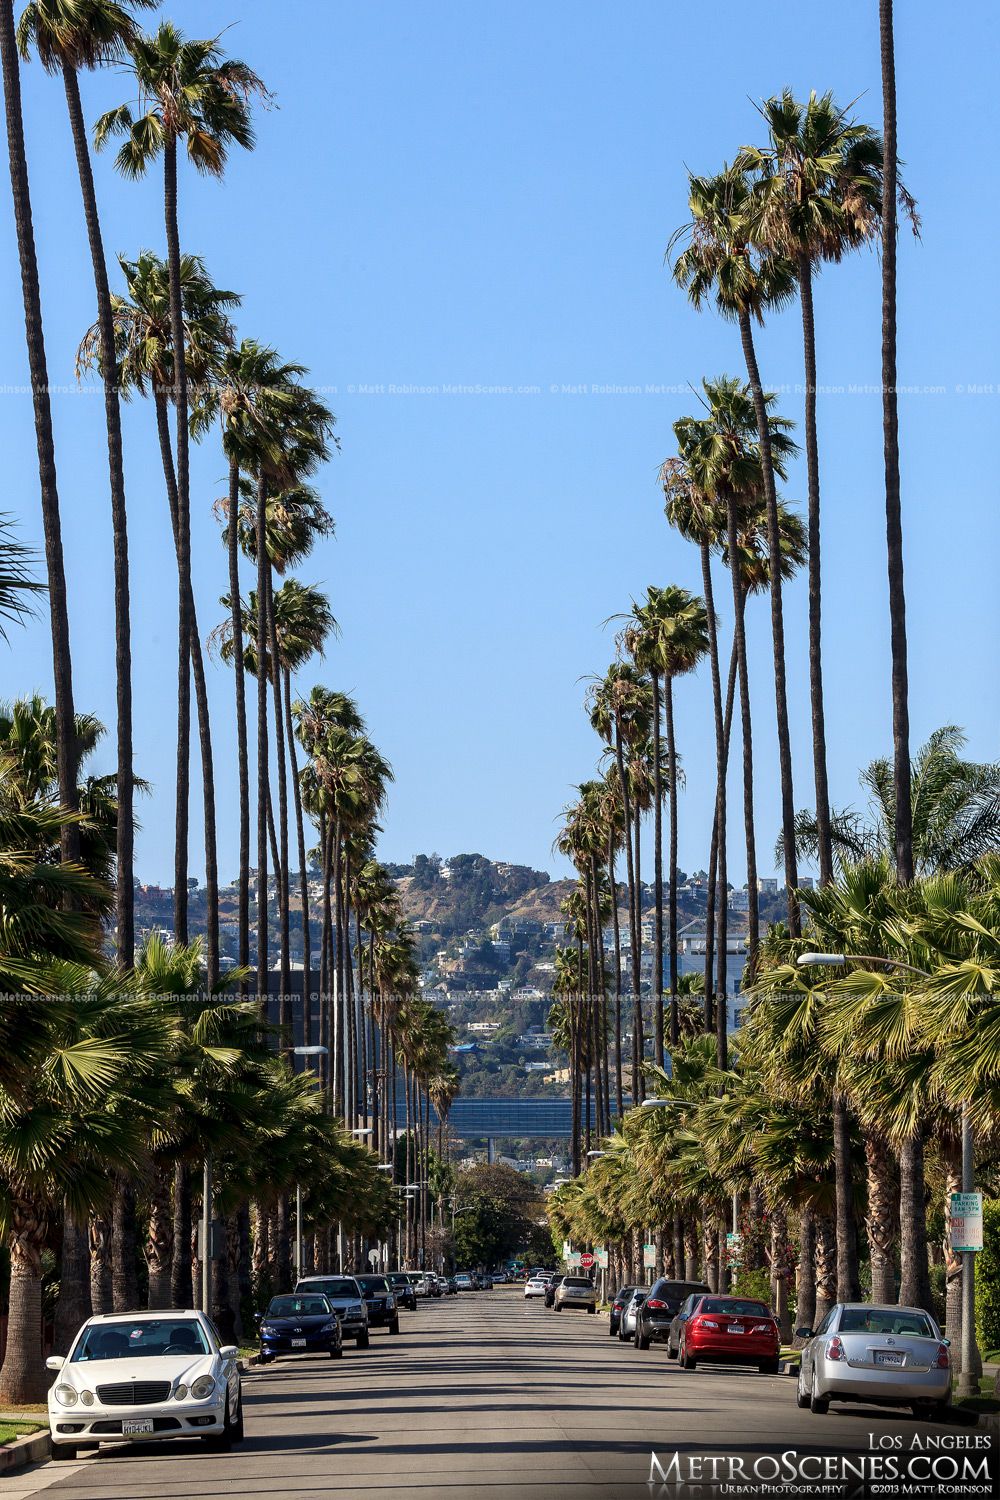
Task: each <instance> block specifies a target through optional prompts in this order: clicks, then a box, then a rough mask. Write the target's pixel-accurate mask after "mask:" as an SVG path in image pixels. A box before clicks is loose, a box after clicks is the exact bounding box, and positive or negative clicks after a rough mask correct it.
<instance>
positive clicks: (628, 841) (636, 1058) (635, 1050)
mask: <svg viewBox="0 0 1000 1500" xmlns="http://www.w3.org/2000/svg"><path fill="white" fill-rule="evenodd" d="M614 733H615V762H616V764H617V766H618V780H619V782H620V783H621V789H622V813H623V817H622V824H623V832H624V839H625V874H626V879H627V882H628V925H629V940H630V943H631V952H630V955H629V970H630V973H631V976H632V1008H633V1013H635V1012H636V1011H638V1013H639V1020H640V1025H639V1027H638V1030H637V1034H636V1035H635V1036H633V1038H632V1102H633V1104H635V1103H637V1102H638V1100H639V1074H640V1069H641V1067H642V1059H641V1056H640V1053H639V1038H640V1036H641V1034H642V1025H641V1022H642V1011H641V1009H640V1007H639V982H640V981H639V932H638V928H637V927H636V921H635V863H634V859H633V854H632V815H631V804H632V799H631V797H630V796H629V793H628V780H627V777H626V774H625V752H624V749H623V746H622V735H621V726H620V725H619V724H618V723H617V721H616V723H615V730H614Z"/></svg>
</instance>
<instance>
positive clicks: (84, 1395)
mask: <svg viewBox="0 0 1000 1500" xmlns="http://www.w3.org/2000/svg"><path fill="white" fill-rule="evenodd" d="M80 1400H81V1401H82V1402H83V1404H84V1406H93V1404H94V1393H93V1391H81V1392H80Z"/></svg>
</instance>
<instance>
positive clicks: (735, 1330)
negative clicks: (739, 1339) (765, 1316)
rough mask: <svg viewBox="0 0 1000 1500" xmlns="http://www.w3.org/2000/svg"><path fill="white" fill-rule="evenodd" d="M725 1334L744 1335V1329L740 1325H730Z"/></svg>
mask: <svg viewBox="0 0 1000 1500" xmlns="http://www.w3.org/2000/svg"><path fill="white" fill-rule="evenodd" d="M726 1332H727V1333H746V1329H745V1328H744V1327H743V1324H742V1323H730V1325H729V1327H728V1328H727V1329H726Z"/></svg>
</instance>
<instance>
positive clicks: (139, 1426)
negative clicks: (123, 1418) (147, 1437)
mask: <svg viewBox="0 0 1000 1500" xmlns="http://www.w3.org/2000/svg"><path fill="white" fill-rule="evenodd" d="M152 1431H153V1419H152V1417H141V1418H138V1419H137V1420H135V1421H134V1422H123V1423H122V1436H123V1437H142V1436H143V1434H144V1433H147V1432H152Z"/></svg>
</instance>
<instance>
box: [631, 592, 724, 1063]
mask: <svg viewBox="0 0 1000 1500" xmlns="http://www.w3.org/2000/svg"><path fill="white" fill-rule="evenodd" d="M632 614H633V619H634V622H635V624H634V628H630V627H626V630H625V632H624V639H625V642H626V644H627V646H628V648H629V650H630V652H631V653H632V656H633V658H634V659H635V662H636V665H637V666H639V667H645V668H646V669H647V670H648V671H649V674H650V676H651V678H652V682H653V776H654V801H653V806H654V823H655V831H654V840H655V853H654V882H655V888H656V918H655V921H656V943H655V956H654V959H653V972H654V975H655V976H656V996H657V1004H656V1022H655V1024H656V1037H655V1053H654V1060H655V1062H656V1065H657V1067H660V1068H662V1066H663V1007H662V1003H661V997H662V993H663V837H662V828H661V821H662V818H661V811H662V802H663V787H662V777H661V772H660V763H661V752H660V698H661V691H660V682H661V678H662V683H663V691H662V697H663V704H664V710H665V719H666V731H667V784H668V790H669V795H670V877H669V879H670V897H669V955H670V1044H671V1047H674V1046H676V1044H677V1042H678V1040H679V1038H680V1027H679V1009H678V991H677V978H678V974H677V781H678V766H677V745H676V736H675V732H674V700H673V683H674V678H675V677H679V676H682V675H684V674H685V673H687V672H693V671H694V669H695V667H696V666H697V665H698V663H699V661H700V660H701V659H702V657H703V656H704V655H705V654H706V653H707V651H708V649H709V639H708V616H707V613H706V610H705V603H704V600H702V599H698V598H696V597H695V595H693V594H691V593H689V592H688V590H687V589H683V588H680V587H679V585H677V584H670V585H668V587H667V588H665V589H659V588H655V587H654V586H653V585H650V586H649V587H648V588H647V590H646V602H645V604H643V605H637V604H633V606H632Z"/></svg>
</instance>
